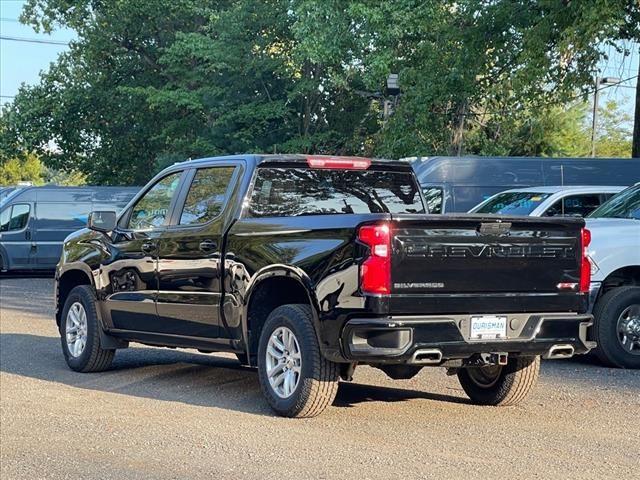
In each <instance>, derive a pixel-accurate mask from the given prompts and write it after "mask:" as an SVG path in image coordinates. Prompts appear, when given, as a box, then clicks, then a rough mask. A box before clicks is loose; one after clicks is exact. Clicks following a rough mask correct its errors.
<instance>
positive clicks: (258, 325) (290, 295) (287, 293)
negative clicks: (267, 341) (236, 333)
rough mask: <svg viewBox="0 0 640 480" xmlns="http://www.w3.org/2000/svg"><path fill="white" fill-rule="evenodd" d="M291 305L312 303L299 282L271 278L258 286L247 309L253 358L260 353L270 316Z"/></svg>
mask: <svg viewBox="0 0 640 480" xmlns="http://www.w3.org/2000/svg"><path fill="white" fill-rule="evenodd" d="M290 303H297V304H305V305H309V304H310V303H311V302H310V299H309V295H308V293H307V290H306V289H305V287H304V286H303V285H302V283H300V282H299V281H298V280H296V279H294V278H291V277H271V278H269V279H266V280H262V281H261V282H260V283H259V284H258V285H256V287H255V290H254V292H253V294H252V295H251V298H250V299H249V306H248V309H247V318H248V324H247V328H248V337H249V338H248V341H249V351H250V352H251V355H252V356H253V355H255V354H256V353H257V351H258V341H259V340H260V334H261V333H262V327H263V326H264V324H265V322H266V321H267V317H269V314H270V313H271V312H273V311H274V310H275V309H276V308H278V307H279V306H281V305H287V304H290ZM252 364H253V362H252Z"/></svg>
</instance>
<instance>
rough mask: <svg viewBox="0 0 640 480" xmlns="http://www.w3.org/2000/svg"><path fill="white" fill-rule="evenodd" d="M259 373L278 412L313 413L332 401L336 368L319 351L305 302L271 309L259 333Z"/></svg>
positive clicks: (335, 389) (268, 397) (297, 414)
mask: <svg viewBox="0 0 640 480" xmlns="http://www.w3.org/2000/svg"><path fill="white" fill-rule="evenodd" d="M258 376H259V378H260V386H261V388H262V392H263V394H264V396H265V398H266V399H267V402H268V403H269V405H270V406H271V408H272V409H273V410H274V411H275V412H276V413H278V414H279V415H282V416H285V417H298V418H300V417H315V416H316V415H319V414H320V413H322V412H323V411H324V409H325V408H327V407H328V406H329V405H331V403H332V402H333V400H334V398H335V396H336V392H337V390H338V378H339V368H338V364H337V363H333V362H330V361H329V360H326V359H325V358H324V357H323V356H322V354H321V353H320V347H319V345H318V339H317V338H316V333H315V330H314V328H313V322H312V316H311V308H310V307H309V306H308V305H283V306H281V307H278V308H276V309H275V310H274V311H273V312H271V314H270V315H269V318H268V319H267V321H266V323H265V325H264V327H263V329H262V333H261V335H260V343H259V347H258Z"/></svg>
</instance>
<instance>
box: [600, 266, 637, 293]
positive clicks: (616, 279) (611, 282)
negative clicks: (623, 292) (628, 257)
mask: <svg viewBox="0 0 640 480" xmlns="http://www.w3.org/2000/svg"><path fill="white" fill-rule="evenodd" d="M625 285H633V286H640V265H637V266H630V267H623V268H619V269H618V270H615V271H614V272H611V273H610V274H609V276H608V277H607V278H605V279H604V281H603V282H602V288H601V290H600V294H601V295H602V294H605V293H606V292H608V291H609V290H611V289H612V288H616V287H622V286H625Z"/></svg>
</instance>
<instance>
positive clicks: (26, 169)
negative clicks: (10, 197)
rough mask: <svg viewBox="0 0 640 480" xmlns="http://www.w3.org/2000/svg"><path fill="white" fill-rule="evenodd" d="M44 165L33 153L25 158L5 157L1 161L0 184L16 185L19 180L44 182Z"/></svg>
mask: <svg viewBox="0 0 640 480" xmlns="http://www.w3.org/2000/svg"><path fill="white" fill-rule="evenodd" d="M44 171H45V170H44V166H43V165H42V162H41V161H40V159H39V158H38V157H37V156H36V155H35V154H33V153H29V154H27V155H25V156H24V157H23V158H19V157H12V158H3V159H2V161H1V162H0V185H15V184H17V183H18V182H31V183H33V184H34V185H42V184H43V183H44Z"/></svg>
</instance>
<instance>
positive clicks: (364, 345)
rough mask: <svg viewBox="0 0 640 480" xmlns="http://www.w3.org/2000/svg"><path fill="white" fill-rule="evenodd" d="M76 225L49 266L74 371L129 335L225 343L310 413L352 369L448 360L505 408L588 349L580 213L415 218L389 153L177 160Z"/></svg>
mask: <svg viewBox="0 0 640 480" xmlns="http://www.w3.org/2000/svg"><path fill="white" fill-rule="evenodd" d="M88 227H89V228H88V229H84V230H80V231H78V232H76V233H74V234H72V235H71V236H69V237H68V238H67V240H66V242H65V245H64V249H63V253H62V258H61V260H60V263H59V264H58V267H57V273H56V280H57V281H56V297H55V298H56V320H57V323H58V326H59V330H60V334H61V338H62V350H63V353H64V356H65V358H66V361H67V363H68V365H69V366H70V367H71V368H72V369H74V370H77V371H82V372H89V371H100V370H104V369H106V368H108V367H109V365H110V363H111V361H112V359H113V356H114V353H115V350H116V349H118V348H124V347H127V346H128V342H140V343H144V344H148V345H155V346H166V347H185V348H194V349H198V350H200V351H202V352H207V353H208V352H214V351H226V352H233V353H235V354H236V355H237V357H238V359H239V360H240V362H242V363H243V364H247V365H250V366H256V367H257V368H258V373H259V380H260V385H261V387H262V390H263V393H264V395H265V397H266V398H267V400H268V402H269V404H270V405H271V407H272V408H273V409H274V410H275V411H276V412H277V413H279V414H281V415H285V416H291V417H305V416H306V417H309V416H314V415H317V414H319V413H320V412H322V411H323V410H324V409H325V408H326V407H327V405H329V404H331V402H332V401H333V399H334V397H335V395H336V391H337V385H338V381H339V379H344V380H350V379H351V377H352V374H353V371H354V368H355V366H356V365H358V364H364V365H371V366H374V367H377V368H380V369H381V370H383V371H384V372H385V373H386V374H387V375H389V376H390V377H392V378H395V379H406V378H411V377H412V376H414V375H416V374H417V373H418V372H419V371H420V369H421V368H423V367H424V366H441V367H445V368H446V369H447V372H448V373H449V374H457V375H458V378H459V380H460V383H461V385H462V387H463V389H464V390H465V392H466V393H467V394H468V395H469V397H470V398H471V400H472V401H473V402H475V403H479V404H486V405H510V404H515V403H517V402H519V401H521V400H522V399H523V398H524V397H525V396H526V395H527V393H528V392H529V391H530V389H531V387H532V386H533V385H534V384H535V382H536V379H537V376H538V371H539V366H540V357H541V356H542V357H543V358H567V357H570V356H572V355H574V354H579V353H586V352H587V351H589V350H590V348H592V347H593V346H594V345H593V344H592V343H591V342H588V341H587V340H586V332H587V328H588V327H589V326H590V325H591V322H592V317H591V316H590V315H587V314H585V312H586V311H587V296H588V289H589V274H590V268H589V263H588V260H587V259H586V258H585V248H586V246H587V245H588V243H589V232H588V231H587V230H585V229H584V222H583V221H582V220H581V219H575V218H535V217H522V218H521V217H495V216H491V217H486V216H482V215H468V214H463V215H459V214H455V215H429V214H428V213H427V212H426V211H425V204H424V201H423V198H422V196H421V193H420V188H419V185H418V183H417V181H416V178H415V177H414V174H413V173H412V171H411V168H410V166H409V165H408V164H405V163H401V162H390V161H382V160H370V159H367V158H358V157H330V156H308V155H307V156H305V155H242V156H230V157H219V158H207V159H203V160H195V161H189V162H184V163H180V164H176V165H173V166H171V167H169V168H167V169H166V170H164V171H163V172H162V173H160V174H159V175H157V176H156V177H155V178H154V179H153V180H152V181H151V182H150V183H149V184H148V185H147V186H146V187H145V188H143V189H142V190H141V192H140V193H139V194H138V195H137V196H136V197H135V198H134V199H133V200H132V201H131V202H130V204H129V205H128V206H127V207H126V208H125V209H124V211H123V213H122V214H120V216H119V217H117V218H116V215H115V213H113V212H94V213H92V214H91V216H90V218H89V225H88Z"/></svg>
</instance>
